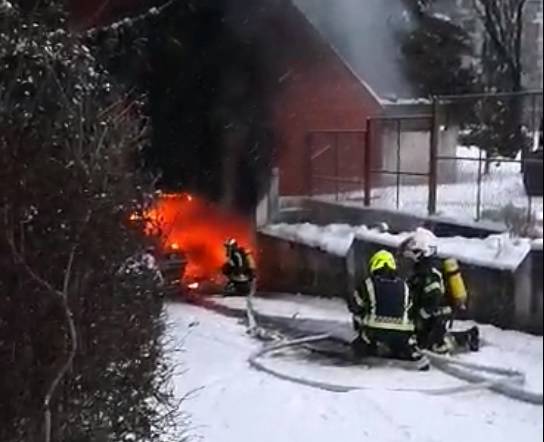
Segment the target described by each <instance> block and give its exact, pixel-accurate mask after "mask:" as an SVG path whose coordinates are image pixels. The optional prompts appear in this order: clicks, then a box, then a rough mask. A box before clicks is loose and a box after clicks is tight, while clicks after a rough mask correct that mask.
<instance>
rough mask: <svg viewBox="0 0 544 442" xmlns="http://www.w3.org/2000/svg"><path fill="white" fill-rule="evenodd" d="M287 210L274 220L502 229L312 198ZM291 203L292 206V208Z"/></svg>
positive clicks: (441, 231)
mask: <svg viewBox="0 0 544 442" xmlns="http://www.w3.org/2000/svg"><path fill="white" fill-rule="evenodd" d="M290 204H291V205H292V206H291V207H290V208H289V210H282V211H280V213H279V214H278V215H277V216H276V220H275V222H286V223H293V222H297V223H301V222H310V223H312V224H318V225H327V224H333V223H334V224H350V225H353V226H359V225H363V224H364V225H367V226H371V225H376V224H378V223H383V222H385V223H387V224H388V226H389V228H390V229H391V231H393V232H406V231H411V230H415V229H416V228H417V227H422V226H425V227H426V228H427V229H429V230H431V231H433V232H434V234H435V235H436V236H463V237H465V238H485V237H487V236H489V235H492V234H496V233H500V232H501V231H504V230H505V229H501V228H500V226H498V225H494V224H492V223H476V222H459V221H454V220H449V219H447V218H443V217H438V216H419V215H412V214H409V213H404V212H398V211H394V210H387V209H377V208H372V207H368V208H365V207H351V206H347V205H343V204H341V203H334V202H327V201H320V200H316V199H310V198H306V199H303V198H301V199H299V200H298V201H297V202H296V204H295V202H290ZM293 206H294V207H293Z"/></svg>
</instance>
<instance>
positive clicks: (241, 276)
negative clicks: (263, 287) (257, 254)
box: [223, 238, 256, 295]
mask: <svg viewBox="0 0 544 442" xmlns="http://www.w3.org/2000/svg"><path fill="white" fill-rule="evenodd" d="M225 254H226V258H227V261H226V262H225V264H224V265H223V274H224V275H225V276H226V277H227V279H228V283H227V286H226V288H225V292H226V294H227V295H234V294H237V295H247V294H249V292H250V291H251V290H253V289H254V287H253V286H254V283H255V277H256V266H255V260H254V259H253V256H252V255H251V252H250V251H248V250H246V249H245V248H243V247H241V246H240V245H239V244H238V243H237V242H236V240H235V239H233V238H229V239H228V240H227V241H225Z"/></svg>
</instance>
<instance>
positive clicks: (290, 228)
mask: <svg viewBox="0 0 544 442" xmlns="http://www.w3.org/2000/svg"><path fill="white" fill-rule="evenodd" d="M261 232H263V233H266V234H268V235H272V236H276V237H279V238H282V239H286V240H288V241H293V242H297V243H301V244H305V245H307V246H310V247H315V248H317V249H320V250H322V251H324V252H327V253H331V254H333V255H336V256H346V255H347V253H348V251H349V248H350V247H351V244H352V243H353V240H354V239H355V233H354V232H353V229H352V228H351V227H350V226H348V225H343V224H331V225H329V226H325V227H322V226H316V225H314V224H309V223H305V224H285V223H282V224H272V225H269V226H266V227H265V228H263V229H261Z"/></svg>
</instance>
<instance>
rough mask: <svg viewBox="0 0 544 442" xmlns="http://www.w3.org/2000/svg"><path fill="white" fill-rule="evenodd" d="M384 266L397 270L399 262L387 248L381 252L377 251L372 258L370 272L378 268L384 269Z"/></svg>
mask: <svg viewBox="0 0 544 442" xmlns="http://www.w3.org/2000/svg"><path fill="white" fill-rule="evenodd" d="M384 267H387V268H389V269H390V270H397V263H396V261H395V257H394V256H393V254H392V253H391V252H388V251H387V250H380V251H379V252H376V253H375V254H374V255H373V256H372V258H370V264H369V269H370V273H374V272H376V271H377V270H380V269H383V268H384Z"/></svg>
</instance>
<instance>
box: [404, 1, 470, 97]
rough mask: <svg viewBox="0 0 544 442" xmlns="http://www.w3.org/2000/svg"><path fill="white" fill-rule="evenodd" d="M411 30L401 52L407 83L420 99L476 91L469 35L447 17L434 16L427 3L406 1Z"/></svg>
mask: <svg viewBox="0 0 544 442" xmlns="http://www.w3.org/2000/svg"><path fill="white" fill-rule="evenodd" d="M406 4H407V6H408V8H409V16H410V17H411V22H412V23H413V29H412V30H411V31H410V32H408V33H407V34H404V35H403V36H402V43H401V50H402V54H403V57H404V66H405V69H406V73H407V75H408V77H409V78H410V80H411V81H412V82H413V83H414V84H415V85H416V88H417V90H418V92H419V93H420V95H421V96H425V97H428V96H432V95H450V94H462V93H468V92H471V91H473V90H474V87H475V79H476V76H475V70H474V67H473V66H472V64H470V63H469V62H467V60H469V59H470V56H471V54H472V42H471V40H470V37H469V35H468V34H467V33H466V31H465V30H463V29H462V28H461V27H460V26H458V25H456V24H454V23H453V22H451V21H450V20H448V18H447V17H443V16H440V15H436V14H433V13H432V12H431V11H432V9H431V8H430V4H429V3H428V2H421V1H419V0H417V1H414V0H407V3H406Z"/></svg>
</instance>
